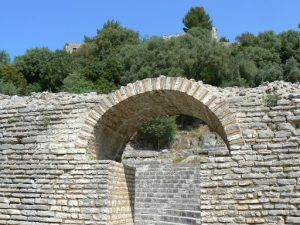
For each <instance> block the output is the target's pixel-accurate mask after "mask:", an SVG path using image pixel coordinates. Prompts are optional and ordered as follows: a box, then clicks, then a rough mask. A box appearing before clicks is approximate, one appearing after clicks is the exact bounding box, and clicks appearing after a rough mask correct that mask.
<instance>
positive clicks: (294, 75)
mask: <svg viewBox="0 0 300 225" xmlns="http://www.w3.org/2000/svg"><path fill="white" fill-rule="evenodd" d="M284 80H286V81H290V82H299V81H300V63H298V62H297V60H296V59H295V58H294V57H291V58H290V59H288V60H287V61H286V63H285V65H284Z"/></svg>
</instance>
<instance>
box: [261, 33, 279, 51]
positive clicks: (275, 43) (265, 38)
mask: <svg viewBox="0 0 300 225" xmlns="http://www.w3.org/2000/svg"><path fill="white" fill-rule="evenodd" d="M257 42H258V45H259V46H260V47H262V48H266V49H269V50H271V51H275V52H279V51H280V48H281V40H280V38H278V36H277V35H276V34H275V32H274V31H272V30H271V31H264V32H261V33H259V34H258V37H257Z"/></svg>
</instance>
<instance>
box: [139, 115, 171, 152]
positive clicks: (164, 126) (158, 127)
mask: <svg viewBox="0 0 300 225" xmlns="http://www.w3.org/2000/svg"><path fill="white" fill-rule="evenodd" d="M176 127H177V125H176V117H175V116H161V117H158V118H156V119H155V120H152V121H150V122H147V123H145V124H144V125H143V126H142V127H141V128H140V129H139V135H141V136H142V137H143V138H144V139H146V140H149V141H155V142H156V143H157V149H160V147H162V146H163V145H165V144H167V143H169V141H171V140H172V139H173V138H174V135H175V132H176Z"/></svg>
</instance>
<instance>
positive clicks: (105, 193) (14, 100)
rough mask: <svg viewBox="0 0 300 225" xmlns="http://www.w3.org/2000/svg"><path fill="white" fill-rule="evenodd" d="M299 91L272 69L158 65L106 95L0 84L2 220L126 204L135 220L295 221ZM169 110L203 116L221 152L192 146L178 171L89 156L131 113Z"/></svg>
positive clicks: (47, 220) (114, 220)
mask: <svg viewBox="0 0 300 225" xmlns="http://www.w3.org/2000/svg"><path fill="white" fill-rule="evenodd" d="M299 92H300V84H299V83H295V84H291V83H285V82H282V81H276V82H273V83H266V84H264V85H262V86H259V87H257V88H254V89H249V88H247V89H243V88H238V87H233V88H225V89H222V88H216V87H212V86H209V85H204V84H202V83H201V82H194V81H191V82H190V81H188V80H185V79H182V78H164V77H161V78H158V79H146V80H143V81H138V82H137V83H134V84H130V85H128V86H127V87H122V88H121V89H120V90H118V91H116V92H115V93H113V94H110V95H108V96H99V95H97V94H95V93H91V94H83V95H75V94H67V93H57V94H51V93H36V94H33V95H32V96H27V97H18V96H13V97H9V96H4V95H0V224H6V225H12V224H22V225H23V224H30V225H33V224H34V225H42V224H43V225H50V224H52V225H54V224H55V225H57V224H67V225H71V224H122V225H123V224H125V225H126V224H133V220H132V215H133V214H134V213H135V214H136V216H137V218H139V220H138V221H139V222H140V223H141V224H162V223H160V222H156V221H167V223H168V224H176V223H177V224H178V223H179V224H199V223H200V222H201V223H202V224H223V223H224V224H225V223H227V224H251V223H252V224H259V223H261V224H274V225H275V224H297V223H298V224H299V217H300V211H299V199H300V177H299V173H300V167H299V165H300V158H299V155H300V154H299V153H300V148H299V146H300V131H299V115H300V113H299V112H300V109H299V108H300V93H299ZM267 94H276V95H277V96H278V97H279V101H277V103H276V104H277V105H275V106H268V105H267V104H266V102H265V101H266V100H265V96H266V95H267ZM174 113H175V114H178V113H179V114H181V113H182V114H188V115H192V116H195V117H199V118H200V119H202V120H204V121H205V122H206V123H207V124H208V125H210V126H211V129H212V130H215V131H216V132H217V133H219V134H220V136H221V137H222V138H223V139H224V141H225V142H226V143H227V146H228V147H229V149H230V152H229V151H227V152H225V153H224V151H219V150H218V149H215V151H214V149H207V150H206V151H194V152H193V154H196V155H198V156H199V157H195V158H194V159H195V160H187V162H186V163H188V164H187V165H188V166H186V167H187V168H188V167H189V169H186V171H187V172H182V171H181V172H179V171H177V169H176V166H178V165H173V166H174V167H173V166H172V165H171V164H170V165H169V169H168V173H165V170H166V168H165V169H162V168H161V167H160V166H157V164H156V166H155V164H153V166H152V167H151V166H149V167H151V168H152V169H151V170H150V169H149V170H148V169H147V165H152V163H153V161H149V159H148V158H145V160H131V161H130V162H129V163H130V164H131V165H132V166H134V167H136V170H137V171H138V172H137V174H138V176H134V171H133V170H132V169H130V168H127V167H124V166H123V165H121V164H117V163H113V162H111V161H105V160H104V161H97V160H91V159H95V153H96V152H98V155H99V154H100V153H99V152H101V151H102V150H103V152H104V153H105V154H104V155H105V156H106V158H107V159H114V158H118V157H119V156H120V155H121V153H122V146H123V143H126V141H128V136H130V135H131V134H132V133H133V132H135V128H136V127H138V125H139V124H141V123H143V122H145V121H148V120H149V119H152V118H154V117H155V116H158V115H161V114H174ZM236 128H238V129H236ZM103 140H105V141H104V142H105V143H104V142H103ZM102 144H103V145H102ZM100 145H101V146H102V147H99V146H100ZM105 146H106V147H107V148H104V147H105ZM115 147H116V148H115ZM104 149H107V150H109V151H107V152H105V151H104ZM111 149H112V150H113V151H110V150H111ZM101 154H102V153H101ZM191 158H192V159H193V157H191ZM149 167H148V168H149ZM162 167H164V165H162ZM182 167H184V166H183V165H182ZM191 167H193V168H194V169H195V170H193V171H194V172H191ZM195 171H197V173H196V172H195ZM134 184H138V185H139V186H138V187H136V188H135V189H134ZM160 184H161V185H162V186H161V189H160V186H159V185H160ZM195 187H197V188H195ZM174 190H177V191H178V192H175V193H173V192H172V191H174ZM172 194H173V196H172V197H171V196H170V197H166V196H168V195H172ZM144 195H147V196H144ZM139 196H140V197H139ZM132 199H135V204H136V205H135V206H134V204H133V200H132ZM199 199H200V201H198V202H197V200H199ZM176 203H178V204H176ZM190 203H193V204H190ZM148 205H149V206H151V208H147V206H148ZM176 205H178V206H180V208H176ZM138 206H141V208H139V207H138ZM167 206H168V207H167ZM169 206H174V207H171V208H170V207H169ZM142 209H147V210H146V211H145V212H146V214H147V215H143V213H142ZM161 209H162V210H161ZM185 209H188V210H185ZM192 209H193V210H192ZM109 221H110V222H109ZM138 221H136V222H138Z"/></svg>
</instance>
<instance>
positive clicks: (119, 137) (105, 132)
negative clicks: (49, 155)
mask: <svg viewBox="0 0 300 225" xmlns="http://www.w3.org/2000/svg"><path fill="white" fill-rule="evenodd" d="M180 114H184V115H189V116H193V117H196V118H199V119H201V120H202V121H204V122H205V123H206V124H207V125H208V126H209V127H210V128H211V129H212V130H214V131H215V132H217V133H218V134H219V135H220V136H221V137H222V138H223V140H224V142H225V143H226V145H227V147H228V149H229V150H230V149H231V148H232V147H233V146H235V147H238V146H241V145H243V144H244V140H243V137H242V135H241V132H240V129H239V126H238V123H237V121H236V119H235V116H234V114H232V113H231V112H230V111H229V109H228V108H227V107H226V105H225V104H224V102H223V101H222V96H219V95H217V94H216V93H214V92H213V91H210V90H209V88H207V87H206V86H205V85H203V84H202V83H201V82H196V81H194V80H188V79H184V78H179V77H164V76H161V77H158V78H151V79H145V80H142V81H137V82H135V83H132V84H128V85H127V86H125V87H121V88H120V89H119V90H117V91H115V92H113V93H111V94H108V95H107V96H105V97H103V98H102V99H101V100H100V104H99V105H98V106H96V107H95V108H94V109H93V110H91V112H90V113H89V114H88V117H87V118H86V120H85V124H84V126H83V127H82V129H81V131H80V134H79V136H78V140H77V142H76V146H77V147H78V148H84V149H86V151H87V152H88V153H94V154H96V156H97V159H100V160H101V159H109V160H116V161H119V160H120V158H121V155H122V151H123V149H124V147H125V145H126V144H127V143H128V141H129V139H130V137H131V136H132V135H133V134H134V132H136V130H137V129H138V128H139V127H140V126H141V125H142V124H144V123H145V122H147V121H150V120H152V119H154V118H156V117H158V116H161V115H180Z"/></svg>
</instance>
